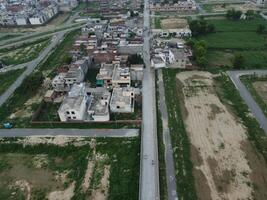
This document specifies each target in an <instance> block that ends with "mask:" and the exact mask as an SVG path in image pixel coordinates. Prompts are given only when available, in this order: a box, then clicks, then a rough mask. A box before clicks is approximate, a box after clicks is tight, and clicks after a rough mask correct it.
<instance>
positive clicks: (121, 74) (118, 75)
mask: <svg viewBox="0 0 267 200" xmlns="http://www.w3.org/2000/svg"><path fill="white" fill-rule="evenodd" d="M130 85H131V76H130V69H129V67H125V68H122V67H120V66H116V67H115V70H114V73H113V76H112V87H113V88H115V87H129V86H130Z"/></svg>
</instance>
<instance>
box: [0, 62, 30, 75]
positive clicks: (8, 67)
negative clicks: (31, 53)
mask: <svg viewBox="0 0 267 200" xmlns="http://www.w3.org/2000/svg"><path fill="white" fill-rule="evenodd" d="M29 64H30V62H27V63H23V64H19V65H8V66H6V67H3V68H1V69H0V73H5V72H8V71H12V70H16V69H22V68H24V67H27V66H28V65H29Z"/></svg>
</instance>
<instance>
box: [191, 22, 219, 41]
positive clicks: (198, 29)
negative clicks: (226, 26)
mask: <svg viewBox="0 0 267 200" xmlns="http://www.w3.org/2000/svg"><path fill="white" fill-rule="evenodd" d="M189 27H190V29H191V31H192V36H193V37H196V36H199V35H205V34H208V33H213V32H215V26H214V25H213V24H210V23H208V22H207V21H206V20H204V19H200V20H192V21H191V22H190V23H189Z"/></svg>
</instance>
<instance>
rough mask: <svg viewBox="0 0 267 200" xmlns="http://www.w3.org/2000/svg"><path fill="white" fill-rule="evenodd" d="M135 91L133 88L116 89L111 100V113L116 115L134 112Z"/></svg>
mask: <svg viewBox="0 0 267 200" xmlns="http://www.w3.org/2000/svg"><path fill="white" fill-rule="evenodd" d="M134 97H135V93H134V89H133V88H131V87H127V88H126V87H125V88H114V89H113V93H112V97H111V100H110V111H111V112H114V113H132V112H134Z"/></svg>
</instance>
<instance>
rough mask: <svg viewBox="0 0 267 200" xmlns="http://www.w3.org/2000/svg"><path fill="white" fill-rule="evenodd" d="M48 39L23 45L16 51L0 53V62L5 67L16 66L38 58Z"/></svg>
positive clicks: (10, 50) (9, 50) (8, 50)
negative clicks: (0, 61)
mask: <svg viewBox="0 0 267 200" xmlns="http://www.w3.org/2000/svg"><path fill="white" fill-rule="evenodd" d="M49 42H50V39H42V40H38V41H37V42H34V43H30V44H25V45H23V46H21V47H18V48H16V49H13V48H12V49H7V50H3V51H2V52H1V51H0V60H2V61H3V62H4V63H5V64H6V65H18V64H21V63H26V62H29V61H31V60H33V59H35V58H37V57H38V55H39V53H40V52H41V51H42V50H43V49H44V48H45V47H46V46H47V45H48V44H49Z"/></svg>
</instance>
